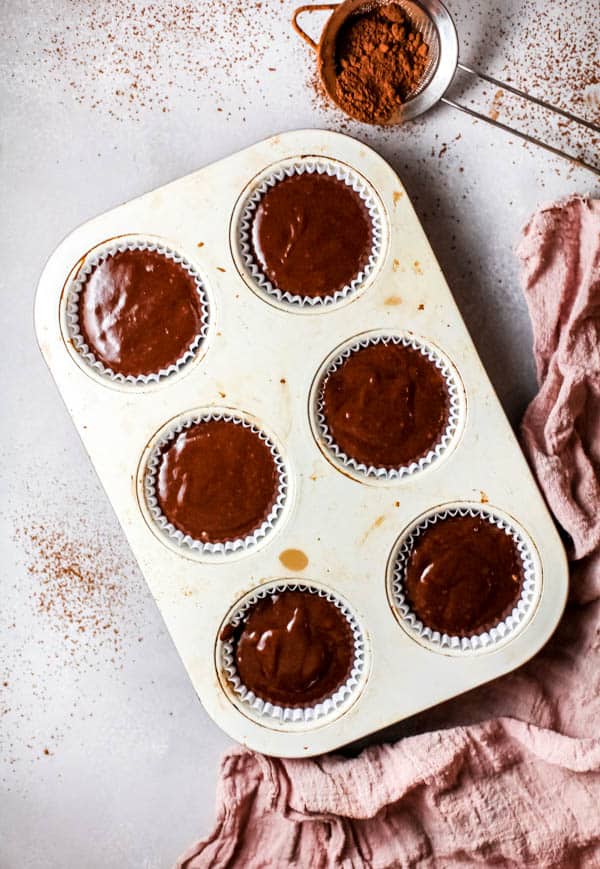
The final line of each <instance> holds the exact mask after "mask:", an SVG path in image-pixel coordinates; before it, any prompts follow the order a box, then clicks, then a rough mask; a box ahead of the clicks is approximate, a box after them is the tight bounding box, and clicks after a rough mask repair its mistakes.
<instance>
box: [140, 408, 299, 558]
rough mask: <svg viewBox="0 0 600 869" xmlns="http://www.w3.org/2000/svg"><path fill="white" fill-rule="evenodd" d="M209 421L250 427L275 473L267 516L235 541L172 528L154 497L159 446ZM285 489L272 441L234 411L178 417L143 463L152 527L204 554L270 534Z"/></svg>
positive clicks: (282, 467)
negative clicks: (214, 540)
mask: <svg viewBox="0 0 600 869" xmlns="http://www.w3.org/2000/svg"><path fill="white" fill-rule="evenodd" d="M213 420H215V421H223V422H232V423H235V424H236V425H241V426H243V427H244V428H248V429H250V431H252V432H254V434H256V435H257V436H258V437H259V438H260V439H261V440H262V441H264V442H265V443H266V445H267V446H268V447H269V450H270V451H271V454H272V456H273V459H274V461H275V465H276V467H277V472H278V475H279V487H278V493H277V498H276V500H275V503H274V504H273V506H272V508H271V511H270V513H269V515H268V516H267V518H266V519H265V520H264V521H263V522H262V524H261V525H260V527H259V528H257V529H256V530H255V531H254V532H253V533H252V534H249V535H247V536H246V537H240V538H237V539H235V540H228V541H226V542H225V543H206V542H204V541H201V540H196V539H194V538H193V537H191V536H190V535H189V534H184V532H183V531H180V530H179V529H178V528H176V527H175V525H173V523H172V522H169V520H168V519H167V517H166V516H165V515H164V513H163V512H162V510H161V509H160V506H159V503H158V498H157V495H156V477H157V474H158V469H159V466H160V460H161V456H162V450H163V448H164V447H165V446H166V445H167V444H168V443H169V442H170V441H172V440H173V439H174V438H176V437H177V435H179V434H181V432H183V431H185V430H186V429H189V428H191V426H193V425H196V424H198V423H202V422H210V421H213ZM288 488H289V482H288V472H287V469H286V466H285V464H284V461H283V459H282V457H281V455H280V454H279V450H278V449H277V447H276V446H275V444H274V443H273V441H272V440H271V439H270V438H269V436H268V435H266V434H265V432H264V431H262V430H261V429H259V428H258V427H257V426H256V425H254V423H252V422H250V421H249V420H247V419H246V418H245V417H244V416H242V415H241V414H238V413H231V412H229V411H207V412H205V413H200V414H197V415H192V416H189V417H186V418H185V419H183V420H179V421H178V422H177V423H176V424H174V425H173V426H171V427H169V429H168V430H167V431H166V432H165V433H164V434H163V435H162V437H161V438H160V440H158V441H157V443H156V444H155V445H154V447H153V448H152V451H151V453H150V456H149V458H148V461H147V463H146V469H145V474H144V494H145V498H146V504H147V506H148V510H149V512H150V515H151V517H152V519H153V520H154V522H155V524H156V526H157V527H158V528H159V529H160V531H161V532H162V533H163V534H164V535H165V536H166V537H167V538H168V539H169V540H171V541H172V542H174V543H175V544H176V545H177V546H180V547H182V548H187V549H191V550H193V551H195V552H198V553H202V554H204V555H206V554H209V555H215V554H223V555H224V554H229V553H232V552H240V551H242V550H247V549H251V548H252V547H253V546H255V545H256V544H257V543H258V542H259V541H260V540H262V539H263V538H264V537H266V536H267V534H270V533H271V532H272V531H273V529H274V527H275V525H276V524H277V522H278V520H279V519H280V517H281V514H282V512H283V508H284V505H285V502H286V499H287V495H288Z"/></svg>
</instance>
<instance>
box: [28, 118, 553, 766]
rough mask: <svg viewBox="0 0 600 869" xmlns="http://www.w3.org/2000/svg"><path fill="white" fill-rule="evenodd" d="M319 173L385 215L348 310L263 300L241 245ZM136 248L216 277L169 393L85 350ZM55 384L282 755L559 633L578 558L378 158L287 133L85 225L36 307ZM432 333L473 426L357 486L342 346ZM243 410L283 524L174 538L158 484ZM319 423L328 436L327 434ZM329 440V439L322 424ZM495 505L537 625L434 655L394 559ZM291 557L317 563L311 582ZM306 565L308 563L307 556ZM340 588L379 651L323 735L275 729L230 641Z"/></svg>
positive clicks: (169, 598)
mask: <svg viewBox="0 0 600 869" xmlns="http://www.w3.org/2000/svg"><path fill="white" fill-rule="evenodd" d="M306 158H308V159H309V160H312V159H313V158H314V160H315V161H318V160H325V161H329V162H331V161H333V162H336V161H337V162H339V163H340V164H343V165H344V166H346V167H350V168H351V169H352V170H353V171H354V173H358V174H359V175H360V176H362V178H363V179H364V180H365V182H366V183H367V185H369V186H370V187H371V188H372V190H373V192H374V193H375V194H376V196H377V198H378V201H379V205H380V208H381V211H382V217H383V226H382V237H381V245H382V252H381V255H380V256H379V258H378V262H377V265H376V267H375V268H374V269H373V270H372V272H371V274H370V275H369V276H368V279H367V281H366V283H365V285H364V286H362V287H360V288H359V289H358V290H357V291H356V292H354V293H352V294H351V295H350V296H349V297H348V298H346V299H343V300H342V301H341V302H340V303H339V304H337V305H329V306H313V307H307V308H298V307H297V306H295V307H293V306H286V305H285V304H284V303H283V302H281V300H278V299H273V300H270V299H269V297H268V296H267V295H265V294H264V293H261V292H260V290H257V289H256V287H253V286H252V275H251V274H250V273H249V272H248V271H247V270H246V269H245V267H244V262H243V259H242V257H241V255H240V252H239V247H238V241H237V239H238V230H239V226H238V223H239V213H240V210H241V209H242V207H243V204H244V202H246V201H247V198H248V195H249V194H251V192H252V189H253V187H254V186H255V185H258V184H260V183H261V179H262V178H264V177H265V174H268V173H271V172H273V171H277V168H278V165H279V164H281V165H288V164H289V162H290V161H297V160H303V159H306ZM120 237H126V238H127V239H133V240H136V239H138V240H141V241H150V242H152V241H154V242H158V243H159V244H161V245H164V246H166V247H168V248H169V249H170V250H173V251H176V252H177V253H178V254H180V255H182V256H183V257H184V258H185V259H186V260H187V261H188V262H189V263H190V264H191V265H192V266H194V267H195V269H197V271H198V272H199V274H200V275H201V277H202V279H203V281H204V284H205V287H206V292H207V295H208V299H209V303H210V308H211V310H210V318H209V333H208V337H207V339H206V342H205V344H204V345H203V347H202V352H200V353H199V354H198V355H197V356H196V358H194V359H193V360H192V361H191V362H188V363H187V364H186V365H185V366H184V367H183V368H182V369H181V370H180V371H177V372H175V373H174V374H172V375H169V376H167V377H165V378H164V379H161V381H160V382H158V383H148V384H146V385H144V384H130V383H116V382H111V381H110V380H108V379H107V378H106V377H105V376H103V375H102V373H101V372H98V371H97V370H93V369H92V368H91V367H90V366H89V365H88V363H87V362H86V361H85V359H83V358H82V357H81V355H80V354H79V352H78V350H77V349H76V347H74V346H73V343H72V342H71V341H70V340H69V333H68V328H67V325H66V313H65V308H66V294H67V290H68V288H69V286H70V284H71V282H72V281H73V279H74V278H75V277H76V275H77V271H78V269H79V268H80V267H81V264H82V262H83V259H84V257H85V256H86V255H88V254H89V252H90V251H91V250H93V249H95V248H96V247H101V246H103V245H106V244H107V243H109V242H111V241H112V240H115V239H118V238H120ZM35 318H36V330H37V335H38V340H39V343H40V347H41V349H42V352H43V354H44V356H45V358H46V361H47V363H48V365H49V367H50V370H51V372H52V374H53V376H54V378H55V380H56V382H57V384H58V387H59V389H60V391H61V393H62V396H63V398H64V401H65V403H66V405H67V408H68V410H69V412H70V414H71V415H72V417H73V420H74V422H75V425H76V426H77V429H78V431H79V433H80V435H81V438H82V440H83V442H84V444H85V447H86V449H87V451H88V453H89V455H90V458H91V459H92V462H93V463H94V465H95V467H96V470H97V472H98V475H99V477H100V479H101V481H102V483H103V485H104V487H105V489H106V492H107V494H108V496H109V498H110V500H111V502H112V504H113V507H114V509H115V511H116V513H117V516H118V517H119V520H120V522H121V524H122V526H123V529H124V531H125V534H126V535H127V538H128V540H129V542H130V545H131V547H132V549H133V552H134V554H135V556H136V558H137V559H138V561H139V563H140V566H141V569H142V571H143V573H144V575H145V577H146V580H147V582H148V585H149V587H150V589H151V591H152V594H153V595H154V598H155V600H156V602H157V604H158V607H159V609H160V611H161V613H162V615H163V617H164V619H165V622H166V624H167V627H168V629H169V631H170V633H171V635H172V637H173V640H174V642H175V644H176V646H177V648H178V650H179V654H180V655H181V658H182V660H183V663H184V665H185V667H186V668H187V670H188V673H189V675H190V678H191V680H192V682H193V684H194V686H195V688H196V690H197V692H198V694H199V696H200V698H201V700H202V703H203V704H204V706H205V708H206V709H207V711H208V712H209V713H210V715H211V716H212V717H213V718H214V720H215V721H216V722H217V723H218V724H219V725H220V726H221V727H222V728H223V729H224V730H225V731H227V733H229V734H230V735H231V736H232V737H234V738H235V739H237V740H238V741H239V742H241V743H243V744H245V745H248V746H250V747H251V748H254V749H256V750H258V751H262V752H264V753H266V754H274V755H281V756H288V757H300V756H308V755H313V754H320V753H322V752H326V751H331V750H332V749H335V748H337V747H339V746H341V745H343V744H345V743H348V742H351V741H353V740H356V739H358V738H359V737H363V736H365V735H366V734H368V733H371V732H373V731H376V730H378V729H380V728H383V727H386V726H388V725H390V724H392V723H393V722H396V721H399V720H401V719H403V718H406V717H407V716H409V715H412V714H414V713H416V712H419V711H420V710H423V709H426V708H427V707H429V706H432V705H434V704H436V703H440V702H442V701H444V700H446V699H448V698H450V697H453V696H455V695H457V694H460V693H461V692H463V691H467V690H468V689H470V688H473V687H475V686H476V685H479V684H481V683H483V682H487V681H488V680H490V679H494V678H495V677H497V676H500V675H502V674H503V673H507V672H509V671H510V670H512V669H514V668H515V667H517V666H519V665H520V664H522V663H523V662H525V661H526V660H528V659H529V658H530V657H531V656H532V655H534V654H535V653H536V652H537V651H538V649H540V648H541V646H542V645H543V644H544V643H545V642H546V640H547V639H548V638H549V636H550V635H551V634H552V632H553V631H554V629H555V627H556V625H557V623H558V620H559V618H560V615H561V613H562V610H563V608H564V604H565V599H566V593H567V582H568V574H567V565H566V559H565V553H564V550H563V547H562V544H561V542H560V539H559V536H558V534H557V532H556V530H555V527H554V524H553V522H552V519H551V517H550V515H549V513H548V510H547V509H546V506H545V504H544V501H543V499H542V496H541V495H540V493H539V491H538V489H537V487H536V485H535V482H534V480H533V478H532V475H531V473H530V471H529V468H528V466H527V463H526V461H525V459H524V457H523V455H522V453H521V451H520V449H519V446H518V444H517V442H516V440H515V437H514V435H513V432H512V430H511V428H510V426H509V424H508V422H507V420H506V418H505V416H504V413H503V411H502V409H501V407H500V404H499V402H498V399H497V397H496V395H495V394H494V391H493V389H492V387H491V385H490V382H489V380H488V378H487V376H486V374H485V371H484V369H483V367H482V365H481V362H480V360H479V358H478V356H477V353H476V351H475V348H474V346H473V344H472V341H471V339H470V337H469V335H468V333H467V330H466V328H465V326H464V323H463V321H462V319H461V316H460V314H459V312H458V310H457V308H456V305H455V303H454V300H453V298H452V295H451V293H450V291H449V289H448V286H447V284H446V282H445V280H444V277H443V275H442V273H441V271H440V269H439V266H438V264H437V262H436V260H435V257H434V256H433V253H432V251H431V248H430V246H429V244H428V242H427V239H426V237H425V234H424V232H423V229H422V228H421V225H420V223H419V221H418V219H417V217H416V215H415V212H414V210H413V208H412V205H411V203H410V201H409V199H408V197H407V195H406V191H405V190H404V187H403V186H402V183H401V182H400V180H399V179H398V177H397V176H396V174H395V173H394V172H393V170H392V169H391V168H390V166H389V165H388V164H387V163H386V162H385V161H384V160H383V159H382V158H381V157H379V156H378V155H377V154H376V153H375V152H374V151H372V150H370V149H369V148H367V147H365V146H364V145H362V144H360V143H359V142H357V141H355V140H353V139H351V138H348V137H346V136H342V135H339V134H336V133H330V132H323V131H319V130H308V131H299V132H292V133H286V134H283V135H281V136H275V137H273V138H271V139H268V140H266V141H264V142H261V143H259V144H257V145H254V146H253V147H251V148H248V149H247V150H245V151H242V152H240V153H238V154H235V155H233V156H231V157H229V158H227V159H225V160H222V161H220V162H218V163H215V164H213V165H212V166H208V167H207V168H205V169H201V170H200V171H198V172H195V173H193V174H192V175H189V176H187V177H185V178H182V179H180V180H178V181H175V182H173V183H171V184H168V185H166V186H165V187H162V188H160V189H158V190H155V191H154V192H152V193H148V194H147V195H145V196H142V197H140V198H139V199H136V200H134V201H132V202H128V203H126V204H125V205H122V206H120V207H118V208H116V209H114V210H113V211H110V212H108V213H107V214H104V215H102V216H100V217H98V218H96V219H95V220H92V221H90V222H89V223H86V224H85V225H84V226H82V227H80V228H79V229H77V230H75V232H73V233H72V234H71V235H70V236H69V237H68V238H67V239H65V241H64V242H63V243H62V244H61V245H60V247H59V248H58V249H57V251H56V252H55V253H54V254H53V255H52V257H51V258H50V260H49V262H48V264H47V266H46V268H45V270H44V273H43V275H42V277H41V280H40V284H39V288H38V293H37V298H36V309H35ZM369 332H373V333H378V334H381V333H385V332H389V333H393V334H401V335H406V334H408V335H414V336H415V337H416V338H418V339H419V340H420V341H422V342H425V343H426V344H430V345H432V346H433V347H434V348H438V349H439V351H441V352H442V354H443V355H444V357H445V358H446V359H447V360H448V361H449V363H450V365H451V366H452V369H453V371H455V372H456V374H457V376H458V378H459V384H460V390H459V391H460V396H459V403H460V420H459V424H458V426H457V430H456V434H455V436H454V438H453V442H452V444H450V445H449V446H448V447H447V448H446V449H445V450H444V452H443V454H442V455H441V456H440V458H439V459H438V460H437V461H435V462H432V463H431V464H429V465H427V466H426V467H424V468H422V469H419V470H418V472H416V473H411V474H407V475H405V476H401V477H400V478H397V479H392V480H386V479H383V480H382V479H379V478H377V477H373V478H365V479H360V478H354V477H352V476H350V475H348V474H347V473H345V472H344V469H343V468H340V467H339V464H338V465H335V464H334V463H333V462H332V461H331V457H330V456H329V454H328V452H327V450H325V449H323V447H322V445H321V446H319V445H318V444H317V441H316V438H315V434H314V431H315V430H316V429H315V426H314V408H313V407H311V404H310V396H311V395H312V394H314V388H313V386H314V382H315V378H316V377H317V375H318V373H319V371H320V370H322V367H323V365H324V364H325V362H326V361H327V360H328V359H329V358H330V357H331V355H332V353H334V351H335V350H336V348H338V347H341V346H343V345H345V344H347V343H348V341H350V340H351V339H353V338H354V337H356V336H359V335H362V334H363V333H369ZM211 410H217V411H225V412H227V411H229V412H234V411H235V412H238V413H240V412H241V413H242V414H244V415H245V416H246V417H247V418H249V419H250V420H252V421H254V422H255V423H256V424H257V425H258V426H259V427H264V429H265V430H266V431H267V432H268V433H269V435H270V436H272V437H273V438H274V440H275V442H276V444H277V446H278V448H279V449H280V450H281V454H282V456H283V459H284V461H285V464H286V468H287V472H288V478H289V479H288V486H289V488H288V496H287V500H286V503H285V506H284V509H283V512H282V516H281V518H280V519H279V520H278V522H277V523H276V525H275V527H274V529H272V531H271V532H270V533H269V534H267V535H266V536H265V537H264V538H262V539H261V540H260V541H259V542H258V543H257V544H256V546H254V547H251V548H250V549H248V550H245V551H233V552H230V553H222V552H221V553H202V552H197V551H193V550H191V549H189V548H186V547H185V546H179V545H177V542H176V541H175V542H174V541H172V540H169V539H168V538H167V537H166V536H165V535H164V534H163V533H161V531H160V529H157V527H156V525H155V524H154V522H153V519H152V515H151V512H150V511H149V509H148V505H147V504H146V500H145V493H144V469H145V464H146V461H147V460H148V456H149V454H150V452H151V450H152V447H153V445H154V444H155V442H156V438H157V436H159V433H160V432H161V431H162V430H164V428H165V426H166V425H167V424H168V423H169V422H172V421H175V420H176V419H177V418H178V417H182V418H184V417H186V416H188V415H189V414H190V413H195V412H197V411H199V412H206V411H211ZM311 419H312V423H311ZM317 428H318V427H317ZM469 504H471V505H473V506H478V505H479V506H481V505H485V507H486V508H488V509H491V510H492V511H493V512H494V513H495V514H496V515H497V516H498V517H499V518H500V519H503V520H504V521H507V522H508V524H509V525H511V526H513V527H515V528H516V529H518V530H519V531H520V532H521V533H522V535H523V537H524V538H525V539H526V541H527V543H528V547H529V550H530V553H531V557H532V560H533V565H534V571H535V576H536V579H535V595H534V597H533V599H532V603H531V606H530V607H529V610H528V615H527V617H526V618H524V619H523V620H521V621H520V622H519V623H518V624H517V626H516V627H515V628H514V629H513V630H510V631H508V632H507V633H506V634H505V635H503V636H501V637H499V638H496V639H494V641H492V642H490V643H489V644H487V645H486V644H485V643H484V644H483V645H480V646H479V647H478V648H476V649H473V648H469V649H467V650H465V649H463V648H461V647H458V648H455V647H448V648H445V647H436V646H435V645H432V644H431V643H430V642H424V641H421V637H419V636H416V635H415V633H414V631H409V630H407V629H406V625H404V624H403V623H402V616H401V614H400V613H399V612H398V611H397V609H396V608H395V607H394V605H393V595H392V593H391V589H392V582H393V553H394V552H395V551H396V548H397V544H398V541H399V540H400V538H401V536H402V534H403V532H405V531H406V529H407V528H409V527H410V526H413V525H414V524H415V522H416V521H417V520H418V519H419V517H421V516H424V515H426V514H428V513H430V512H431V511H432V510H433V509H435V508H438V507H439V508H440V509H442V508H444V507H447V506H453V505H454V506H466V505H469ZM288 550H300V551H301V553H303V554H304V556H305V558H301V557H300V556H298V555H296V558H297V560H298V563H299V564H301V563H302V562H304V561H307V564H306V566H305V567H303V569H301V570H294V569H289V568H288V567H286V566H285V564H290V563H291V562H290V558H291V556H287V557H286V556H285V555H284V556H283V561H282V560H281V558H280V556H281V555H282V553H286V552H287V551H288ZM292 561H293V559H292ZM280 581H283V582H285V581H289V582H294V583H305V584H307V585H310V586H313V587H317V588H322V589H324V590H327V591H330V592H332V593H333V594H334V595H336V596H339V598H340V599H341V600H342V601H344V602H346V603H347V605H348V606H349V607H350V608H351V610H352V612H353V613H354V615H355V617H356V619H357V622H358V623H359V625H360V628H361V631H362V635H363V637H364V671H363V673H362V677H361V681H360V686H359V689H357V690H355V691H354V692H353V693H352V697H351V702H348V703H347V704H346V705H342V706H340V707H337V708H335V709H333V710H332V711H329V712H327V711H325V713H324V714H323V715H322V716H320V717H317V718H314V719H311V720H309V721H306V720H304V719H302V720H295V719H294V716H292V717H291V718H290V717H289V716H288V717H286V716H280V717H277V716H273V715H269V716H267V717H265V716H264V715H263V714H261V712H260V710H259V709H257V708H254V707H253V706H252V705H251V704H249V703H248V702H247V701H245V700H243V699H241V698H240V696H239V695H238V694H236V693H235V691H234V690H233V689H232V687H231V685H230V684H229V682H228V681H227V676H226V673H225V672H224V670H223V666H222V661H223V656H222V645H223V644H222V643H221V642H220V641H219V640H218V636H219V632H220V629H221V627H222V625H223V623H224V621H225V620H226V619H227V617H228V616H229V615H230V614H231V613H233V612H235V611H236V610H238V609H239V606H240V603H243V599H244V598H245V597H246V596H247V595H250V594H251V593H252V592H253V591H255V590H258V589H260V587H261V586H263V585H265V584H267V583H279V582H280Z"/></svg>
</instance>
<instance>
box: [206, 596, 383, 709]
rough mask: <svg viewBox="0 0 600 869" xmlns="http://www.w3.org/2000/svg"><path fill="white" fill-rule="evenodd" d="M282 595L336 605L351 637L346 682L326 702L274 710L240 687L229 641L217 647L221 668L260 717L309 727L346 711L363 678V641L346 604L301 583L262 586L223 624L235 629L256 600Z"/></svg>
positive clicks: (232, 685) (268, 704)
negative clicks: (300, 595) (296, 594)
mask: <svg viewBox="0 0 600 869" xmlns="http://www.w3.org/2000/svg"><path fill="white" fill-rule="evenodd" d="M283 591H301V592H306V593H307V594H318V595H319V597H324V598H325V599H326V600H328V601H330V602H331V603H333V604H335V606H336V607H337V608H338V609H339V610H340V611H341V612H342V613H343V615H344V616H345V618H346V619H347V621H348V623H349V625H350V628H351V630H352V635H353V637H354V662H353V664H352V669H351V671H350V675H349V676H348V679H347V680H346V682H345V683H344V684H343V685H341V686H340V687H339V688H338V689H337V690H336V691H335V692H334V693H333V694H332V695H331V697H327V698H325V700H322V701H321V702H320V703H317V704H316V705H315V706H301V707H289V706H277V705H274V704H273V703H270V702H269V701H267V700H262V699H261V698H260V697H257V696H256V694H254V692H253V691H250V690H249V689H248V688H246V686H245V685H244V684H243V683H242V681H241V679H240V676H239V674H238V671H237V668H236V662H235V651H234V643H233V641H232V640H228V641H225V642H222V643H221V644H220V651H219V657H220V666H221V669H222V671H223V673H224V674H225V675H226V678H227V681H228V683H229V685H230V686H231V688H232V689H233V691H234V693H235V694H236V695H237V697H238V698H239V699H240V700H241V701H242V702H243V703H244V704H245V705H246V706H248V707H249V709H251V710H252V711H253V712H254V713H255V714H257V715H258V716H259V717H263V718H265V719H275V720H277V721H279V722H289V723H305V724H310V723H314V722H318V721H319V720H320V719H322V718H324V717H325V716H327V715H330V714H331V713H332V712H335V711H338V710H340V709H341V707H347V706H348V705H349V703H350V701H351V699H353V697H354V695H355V693H356V691H357V690H358V689H359V688H360V686H361V684H362V682H363V680H364V677H365V674H366V661H365V655H366V652H365V639H364V635H363V632H362V630H361V628H360V625H359V623H358V621H357V619H356V617H355V615H354V614H353V612H352V611H351V610H350V608H349V607H348V606H347V605H346V604H345V603H343V602H342V601H341V600H339V598H338V597H336V595H335V594H333V593H332V592H330V591H326V590H325V589H322V588H318V587H316V586H313V585H305V584H300V583H289V582H285V583H270V584H269V585H266V586H263V587H262V588H260V589H258V590H257V591H255V592H254V593H253V594H252V595H250V596H249V597H247V598H245V599H244V600H243V602H242V603H241V604H240V605H239V607H238V608H237V609H236V610H235V612H234V613H233V615H231V616H230V617H229V619H228V621H227V623H226V624H230V625H234V626H237V625H238V624H239V623H240V622H241V621H242V620H243V619H244V617H245V616H246V613H247V612H248V611H249V610H250V609H251V608H252V606H254V604H256V603H257V602H258V601H259V600H263V599H264V598H266V597H268V596H270V595H273V594H277V593H278V592H283ZM221 630H222V628H221Z"/></svg>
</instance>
